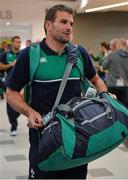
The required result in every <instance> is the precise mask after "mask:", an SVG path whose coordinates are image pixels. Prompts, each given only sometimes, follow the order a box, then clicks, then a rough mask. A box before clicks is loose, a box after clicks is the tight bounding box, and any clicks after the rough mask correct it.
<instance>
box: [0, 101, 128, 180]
mask: <svg viewBox="0 0 128 180" xmlns="http://www.w3.org/2000/svg"><path fill="white" fill-rule="evenodd" d="M28 149H29V143H28V128H27V126H26V118H25V117H24V116H20V117H19V126H18V135H17V136H16V137H10V135H9V123H8V119H7V115H6V111H5V100H0V179H26V178H27V174H28ZM88 179H96V180H98V179H109V180H110V179H128V149H127V148H126V147H125V146H124V145H123V144H121V145H120V146H119V147H118V148H116V149H115V150H113V151H112V152H111V153H109V154H107V155H105V156H104V157H102V158H100V159H98V160H96V161H94V162H92V163H90V164H89V172H88Z"/></svg>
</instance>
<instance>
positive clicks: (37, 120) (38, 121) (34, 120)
mask: <svg viewBox="0 0 128 180" xmlns="http://www.w3.org/2000/svg"><path fill="white" fill-rule="evenodd" d="M27 126H28V127H30V128H34V129H38V128H41V127H43V123H42V117H41V116H40V115H37V116H31V117H29V119H28V123H27Z"/></svg>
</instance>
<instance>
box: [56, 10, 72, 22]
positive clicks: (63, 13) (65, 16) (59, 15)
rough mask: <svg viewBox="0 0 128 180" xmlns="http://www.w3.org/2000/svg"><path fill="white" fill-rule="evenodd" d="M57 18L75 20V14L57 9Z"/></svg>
mask: <svg viewBox="0 0 128 180" xmlns="http://www.w3.org/2000/svg"><path fill="white" fill-rule="evenodd" d="M56 19H59V20H60V19H64V20H70V21H73V15H72V14H70V13H68V12H67V11H57V12H56Z"/></svg>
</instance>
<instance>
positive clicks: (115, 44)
mask: <svg viewBox="0 0 128 180" xmlns="http://www.w3.org/2000/svg"><path fill="white" fill-rule="evenodd" d="M118 48H119V39H117V38H116V39H112V40H111V41H110V51H111V52H114V51H116V50H117V49H118Z"/></svg>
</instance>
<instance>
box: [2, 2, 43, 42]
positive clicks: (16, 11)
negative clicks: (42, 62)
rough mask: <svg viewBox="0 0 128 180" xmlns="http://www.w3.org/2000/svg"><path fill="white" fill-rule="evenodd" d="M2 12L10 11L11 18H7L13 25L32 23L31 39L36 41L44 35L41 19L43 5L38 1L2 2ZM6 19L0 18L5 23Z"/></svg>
mask: <svg viewBox="0 0 128 180" xmlns="http://www.w3.org/2000/svg"><path fill="white" fill-rule="evenodd" d="M26 1H27V0H26ZM0 9H2V11H3V12H5V11H7V10H10V11H12V15H13V17H12V19H11V20H9V21H10V22H11V24H12V26H13V25H32V40H33V41H36V40H37V39H41V38H42V37H43V36H44V31H43V21H44V15H45V7H43V6H42V5H41V4H40V3H33V2H31V3H30V2H29V3H28V2H27V3H20V2H19V3H11V2H8V3H4V2H2V3H1V5H0ZM6 21H7V20H1V21H0V22H1V23H2V24H5V23H6Z"/></svg>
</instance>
